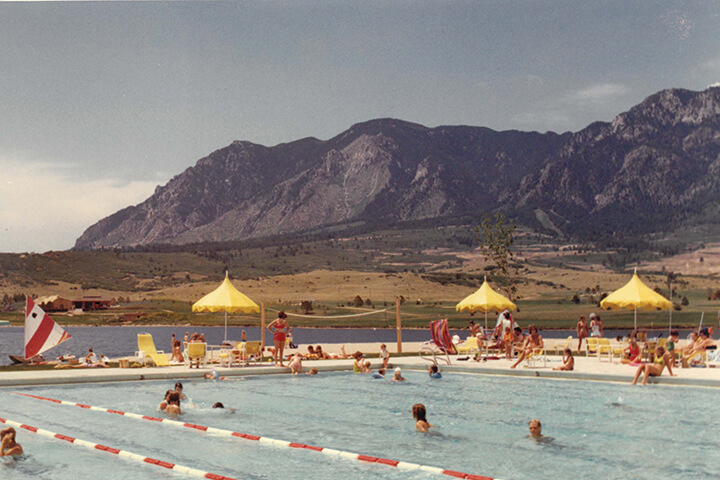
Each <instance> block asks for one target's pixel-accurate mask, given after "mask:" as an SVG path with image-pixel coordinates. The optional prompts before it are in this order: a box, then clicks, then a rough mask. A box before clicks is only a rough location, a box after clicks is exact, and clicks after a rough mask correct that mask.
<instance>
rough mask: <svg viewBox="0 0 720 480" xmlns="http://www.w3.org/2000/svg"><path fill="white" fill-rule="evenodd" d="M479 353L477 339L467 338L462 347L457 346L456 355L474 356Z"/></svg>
mask: <svg viewBox="0 0 720 480" xmlns="http://www.w3.org/2000/svg"><path fill="white" fill-rule="evenodd" d="M479 351H480V347H479V345H478V339H477V337H467V338H466V339H465V342H464V343H463V344H462V345H458V347H457V352H458V354H467V355H474V354H476V353H478V352H479Z"/></svg>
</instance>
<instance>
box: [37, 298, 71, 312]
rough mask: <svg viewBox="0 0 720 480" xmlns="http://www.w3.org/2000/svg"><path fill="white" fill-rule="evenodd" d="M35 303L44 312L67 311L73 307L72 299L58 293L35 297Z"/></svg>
mask: <svg viewBox="0 0 720 480" xmlns="http://www.w3.org/2000/svg"><path fill="white" fill-rule="evenodd" d="M35 303H36V304H37V305H39V306H40V308H42V309H43V310H45V311H46V312H67V311H68V310H70V309H72V307H73V300H70V299H68V298H63V297H61V296H60V295H50V296H47V297H40V298H36V299H35Z"/></svg>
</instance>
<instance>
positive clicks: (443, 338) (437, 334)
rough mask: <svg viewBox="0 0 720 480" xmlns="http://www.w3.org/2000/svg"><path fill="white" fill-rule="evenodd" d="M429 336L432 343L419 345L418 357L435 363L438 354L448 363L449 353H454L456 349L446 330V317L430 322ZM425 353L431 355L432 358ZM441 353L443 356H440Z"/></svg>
mask: <svg viewBox="0 0 720 480" xmlns="http://www.w3.org/2000/svg"><path fill="white" fill-rule="evenodd" d="M430 336H431V337H432V343H429V344H427V345H422V346H421V347H420V351H419V352H418V354H419V355H420V358H422V359H424V360H429V361H432V362H433V363H437V355H440V356H441V357H440V358H441V359H442V360H444V361H445V362H446V363H447V364H448V365H450V363H451V362H450V355H456V354H457V349H456V348H455V344H454V343H453V342H452V338H451V337H450V332H449V331H448V321H447V318H444V319H442V320H434V321H432V322H430ZM425 355H432V358H430V357H426V356H425ZM442 355H444V356H445V358H442Z"/></svg>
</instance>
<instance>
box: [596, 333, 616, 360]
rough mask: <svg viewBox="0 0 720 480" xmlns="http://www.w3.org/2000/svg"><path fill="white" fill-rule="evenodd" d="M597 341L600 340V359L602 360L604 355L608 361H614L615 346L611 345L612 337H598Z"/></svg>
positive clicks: (598, 355) (598, 354)
mask: <svg viewBox="0 0 720 480" xmlns="http://www.w3.org/2000/svg"><path fill="white" fill-rule="evenodd" d="M597 341H598V347H597V358H598V360H602V358H603V356H607V359H608V361H609V362H611V363H612V358H613V348H612V345H610V339H609V338H598V339H597Z"/></svg>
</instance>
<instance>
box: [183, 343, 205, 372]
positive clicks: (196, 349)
mask: <svg viewBox="0 0 720 480" xmlns="http://www.w3.org/2000/svg"><path fill="white" fill-rule="evenodd" d="M193 362H197V365H198V368H200V365H201V364H202V366H203V367H206V366H207V343H197V342H190V343H188V344H187V356H186V357H185V365H186V366H189V367H190V368H192V364H193Z"/></svg>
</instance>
